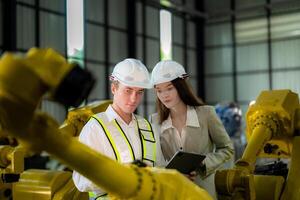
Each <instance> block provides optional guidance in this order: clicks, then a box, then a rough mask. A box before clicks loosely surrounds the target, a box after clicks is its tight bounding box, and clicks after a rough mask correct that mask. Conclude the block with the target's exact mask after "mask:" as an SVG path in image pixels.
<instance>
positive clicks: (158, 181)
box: [0, 49, 211, 200]
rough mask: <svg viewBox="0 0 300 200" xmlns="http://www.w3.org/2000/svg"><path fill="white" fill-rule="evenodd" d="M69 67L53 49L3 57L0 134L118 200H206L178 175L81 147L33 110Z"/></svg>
mask: <svg viewBox="0 0 300 200" xmlns="http://www.w3.org/2000/svg"><path fill="white" fill-rule="evenodd" d="M48 51H49V52H48ZM71 67H72V66H71V65H68V64H66V62H65V60H61V56H60V55H59V54H57V53H55V52H54V51H53V50H41V52H39V50H38V49H34V50H33V51H30V52H29V54H28V57H26V58H23V59H20V58H15V57H14V56H13V55H10V54H6V55H5V56H4V57H3V58H2V59H1V60H0V124H1V128H2V131H4V132H5V134H10V135H12V136H14V137H17V138H18V139H20V140H21V141H22V142H24V144H26V147H30V149H31V150H34V151H42V150H45V151H47V152H49V153H50V154H52V155H53V156H55V157H56V158H57V159H59V160H61V161H62V162H64V163H65V164H67V165H68V166H70V167H71V168H73V169H75V170H77V171H78V172H79V173H81V174H82V175H84V176H86V177H87V178H89V179H90V180H92V181H93V182H94V183H95V184H97V185H98V186H100V187H101V188H103V189H104V190H106V191H108V192H109V193H110V195H111V196H112V197H115V198H118V199H132V200H135V199H136V200H141V199H143V200H147V199H153V200H155V199H157V200H158V199H159V200H163V199H166V200H173V199H186V200H196V199H197V200H198V199H200V200H201V199H205V200H206V199H207V200H209V199H211V197H210V196H209V194H208V193H207V192H206V191H205V190H203V189H201V188H199V187H198V186H197V185H195V184H194V183H192V182H191V181H189V180H188V179H187V178H186V177H185V176H183V175H181V174H180V173H178V172H177V171H173V170H165V169H158V168H138V167H136V166H135V165H128V166H124V165H121V164H119V163H117V162H115V161H114V160H111V159H109V158H107V157H106V156H103V155H101V154H99V153H98V152H96V151H94V150H92V149H90V148H88V147H87V146H85V145H83V144H81V143H80V142H78V141H77V140H76V139H75V138H74V137H71V135H72V134H61V132H60V131H59V125H58V124H57V122H55V121H54V119H52V118H51V117H49V116H48V115H46V114H45V113H39V112H36V111H35V108H36V107H37V105H38V103H39V101H40V99H41V97H42V96H43V95H44V94H45V93H46V92H51V91H54V90H55V89H56V87H57V86H58V84H59V83H60V81H61V80H62V78H63V76H64V75H65V74H66V72H67V71H68V70H70V68H71ZM60 68H63V69H60ZM8 80H9V81H8ZM21 80H22V81H21ZM23 80H25V81H26V84H24V83H23ZM7 81H8V82H7ZM23 91H26V92H23ZM19 92H20V93H19ZM16 122H18V123H17V124H16ZM71 130H73V129H71ZM22 175H23V174H22ZM33 177H35V176H33ZM29 178H31V177H29ZM29 178H28V179H29ZM24 179H25V175H24ZM18 190H20V189H17V188H16V192H17V191H18ZM16 195H17V194H16Z"/></svg>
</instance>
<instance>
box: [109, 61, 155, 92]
mask: <svg viewBox="0 0 300 200" xmlns="http://www.w3.org/2000/svg"><path fill="white" fill-rule="evenodd" d="M110 80H117V81H119V82H120V83H122V84H123V85H126V86H129V87H139V88H151V87H152V85H151V82H150V75H149V72H148V70H147V68H146V66H145V65H144V64H143V63H142V62H141V61H140V60H137V59H134V58H127V59H125V60H123V61H121V62H119V63H118V64H116V66H115V67H114V70H113V72H112V74H111V76H110Z"/></svg>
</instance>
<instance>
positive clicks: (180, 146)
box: [161, 106, 200, 160]
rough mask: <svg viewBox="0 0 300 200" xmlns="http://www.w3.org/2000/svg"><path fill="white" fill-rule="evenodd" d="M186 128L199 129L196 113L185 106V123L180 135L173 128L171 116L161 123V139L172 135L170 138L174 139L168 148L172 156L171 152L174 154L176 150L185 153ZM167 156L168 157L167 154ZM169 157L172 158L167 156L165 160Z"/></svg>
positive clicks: (191, 108)
mask: <svg viewBox="0 0 300 200" xmlns="http://www.w3.org/2000/svg"><path fill="white" fill-rule="evenodd" d="M187 127H195V128H200V124H199V120H198V117H197V112H196V110H195V109H194V108H193V107H191V106H187V113H186V122H185V126H184V127H183V128H182V130H181V133H179V132H178V130H177V129H176V128H175V127H174V126H173V124H172V119H171V115H169V117H168V118H167V119H166V120H165V121H163V123H162V125H161V133H162V137H163V135H170V136H171V135H172V137H174V138H173V140H172V143H171V144H170V148H171V149H172V153H170V154H173V152H176V151H177V150H181V151H186V148H185V145H184V144H185V141H186V138H187V131H186V129H187ZM167 154H168V155H170V154H169V153H167ZM171 157H172V156H167V157H166V159H167V160H169V159H170V158H171Z"/></svg>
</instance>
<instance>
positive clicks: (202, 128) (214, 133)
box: [150, 106, 234, 199]
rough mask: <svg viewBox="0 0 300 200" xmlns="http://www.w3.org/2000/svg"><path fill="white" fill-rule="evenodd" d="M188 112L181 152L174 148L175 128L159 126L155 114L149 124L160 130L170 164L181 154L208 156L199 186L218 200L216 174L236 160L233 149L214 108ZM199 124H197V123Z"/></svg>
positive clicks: (177, 147) (198, 181)
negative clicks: (172, 158)
mask: <svg viewBox="0 0 300 200" xmlns="http://www.w3.org/2000/svg"><path fill="white" fill-rule="evenodd" d="M188 112H190V114H189V113H187V123H186V136H185V140H184V143H183V144H182V149H180V147H179V146H176V145H174V144H176V143H178V142H176V141H175V137H174V134H175V131H174V127H173V128H172V127H169V128H167V129H164V128H163V129H162V126H161V124H159V123H158V114H153V115H152V116H151V119H150V121H151V122H152V123H153V125H154V126H157V128H159V129H160V130H161V133H160V141H161V147H162V151H163V155H164V157H165V159H166V160H169V159H170V158H171V157H172V156H173V155H174V154H175V153H176V151H178V150H183V151H186V152H191V153H198V154H204V155H206V158H205V159H204V164H205V166H206V170H204V171H200V175H199V176H198V177H197V178H196V183H197V184H198V185H200V186H201V187H203V188H204V189H206V190H207V191H208V192H209V193H210V194H211V195H212V196H213V197H214V198H215V199H216V192H215V185H214V173H215V171H216V169H218V168H220V167H222V165H223V164H224V163H225V162H227V161H228V160H230V159H231V158H232V157H233V154H234V148H233V145H232V142H231V140H230V138H229V136H228V134H227V133H226V130H225V128H224V126H223V124H222V122H221V120H220V119H219V117H218V116H217V114H216V112H215V109H214V107H212V106H198V107H191V106H188ZM193 113H194V114H193ZM189 121H190V122H193V123H189ZM197 121H198V123H195V122H197ZM162 124H164V122H163V123H162ZM189 124H192V125H189ZM197 124H198V125H197Z"/></svg>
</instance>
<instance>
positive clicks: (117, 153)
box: [93, 115, 121, 162]
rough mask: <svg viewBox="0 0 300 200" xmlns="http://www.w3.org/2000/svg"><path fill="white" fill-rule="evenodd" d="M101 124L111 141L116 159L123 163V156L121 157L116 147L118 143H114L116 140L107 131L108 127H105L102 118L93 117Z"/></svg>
mask: <svg viewBox="0 0 300 200" xmlns="http://www.w3.org/2000/svg"><path fill="white" fill-rule="evenodd" d="M93 117H94V118H95V119H96V120H97V121H98V122H99V123H100V125H101V126H102V128H103V129H104V132H105V134H106V136H107V139H108V140H109V142H110V144H111V146H112V148H113V150H114V152H115V153H116V157H117V161H118V162H121V156H120V153H119V151H118V149H117V146H116V143H115V142H114V140H113V139H112V136H111V134H110V132H109V131H108V130H107V128H106V126H105V125H104V123H103V122H102V120H101V119H100V118H98V117H97V116H96V115H94V116H93Z"/></svg>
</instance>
